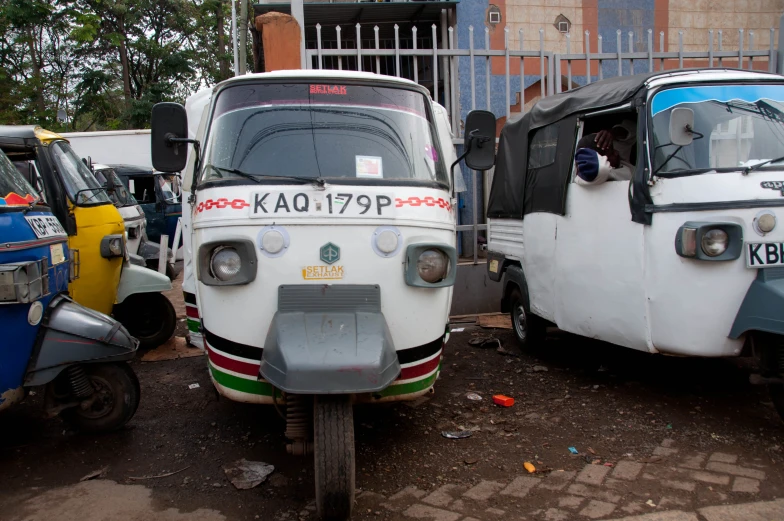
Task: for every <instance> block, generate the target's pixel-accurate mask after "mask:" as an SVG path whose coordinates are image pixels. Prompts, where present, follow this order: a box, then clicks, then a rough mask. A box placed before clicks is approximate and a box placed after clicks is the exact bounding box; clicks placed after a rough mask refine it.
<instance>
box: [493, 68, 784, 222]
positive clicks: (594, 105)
mask: <svg viewBox="0 0 784 521" xmlns="http://www.w3.org/2000/svg"><path fill="white" fill-rule="evenodd" d="M703 72H704V73H708V72H714V73H715V72H741V71H738V70H737V69H693V70H688V69H680V70H672V71H660V72H654V73H647V74H637V75H634V76H621V77H616V78H610V79H606V80H602V81H598V82H595V83H591V84H589V85H584V86H582V87H578V88H576V89H572V90H570V91H568V92H564V93H561V94H555V95H553V96H547V97H545V98H542V99H540V100H539V101H537V102H536V104H535V105H534V106H533V107H532V108H531V110H530V111H529V112H527V113H526V114H525V115H524V116H523V117H522V118H520V119H518V120H515V121H509V122H507V123H506V125H504V128H503V130H502V131H501V139H500V142H499V144H498V156H497V161H496V168H495V175H494V177H493V186H492V189H491V191H490V201H489V204H488V208H487V215H488V217H496V218H501V217H511V218H517V219H521V218H522V217H523V215H525V214H527V213H530V212H550V213H555V214H559V215H563V213H564V211H565V198H566V189H567V186H568V182H569V179H568V173H569V169H570V165H571V162H572V160H573V159H572V153H573V151H574V144H575V143H574V137H575V132H574V129H575V124H576V120H577V118H578V117H579V116H580V115H582V114H586V113H590V112H595V111H599V110H602V109H606V108H610V107H614V106H618V105H622V104H624V103H626V102H629V101H632V100H633V99H634V98H635V97H636V96H637V95H638V94H639V93H640V92H641V90H642V89H643V88H644V87H645V85H646V83H647V82H648V81H649V80H651V79H653V78H656V77H663V76H676V77H677V76H683V82H684V83H685V82H694V81H695V79H697V80H698V81H699V79H700V78H699V77H697V78H695V76H696V75H697V74H699V73H703ZM742 72H745V73H748V72H749V71H742ZM684 73H690V74H684ZM757 74H758V75H759V80H773V81H777V82H780V81H781V76H778V75H775V74H766V73H757ZM766 76H767V77H766ZM554 123H559V124H558V127H559V128H558V139H557V151H558V152H557V154H558V158H557V160H556V162H555V163H553V165H552V166H548V167H545V168H534V169H529V168H528V142H529V139H532V138H531V136H532V135H534V133H535V131H536V130H537V129H540V128H542V127H545V126H548V125H552V124H554ZM640 150H642V148H639V149H638V151H640ZM644 192H645V187H644V186H642V185H641V188H640V189H636V190H635V191H634V198H635V199H638V198H642V197H644V195H645V194H644ZM633 204H634V203H633ZM637 206H639V205H637ZM637 218H638V217H635V219H637Z"/></svg>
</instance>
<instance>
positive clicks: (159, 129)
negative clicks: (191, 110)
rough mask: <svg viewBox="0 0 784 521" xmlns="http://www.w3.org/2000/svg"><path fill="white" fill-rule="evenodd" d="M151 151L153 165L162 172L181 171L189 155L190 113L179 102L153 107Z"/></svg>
mask: <svg viewBox="0 0 784 521" xmlns="http://www.w3.org/2000/svg"><path fill="white" fill-rule="evenodd" d="M151 127H152V129H151V132H150V140H151V141H150V151H151V155H152V165H153V167H154V168H155V169H156V170H158V171H160V172H179V171H181V170H182V169H183V168H185V161H186V159H187V157H188V142H189V140H188V115H187V114H186V113H185V107H183V106H182V105H180V104H179V103H156V104H155V105H154V106H153V107H152V118H151Z"/></svg>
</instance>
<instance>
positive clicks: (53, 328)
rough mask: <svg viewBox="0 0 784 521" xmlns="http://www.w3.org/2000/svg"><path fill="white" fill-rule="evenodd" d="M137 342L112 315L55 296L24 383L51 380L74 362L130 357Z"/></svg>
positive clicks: (121, 360)
mask: <svg viewBox="0 0 784 521" xmlns="http://www.w3.org/2000/svg"><path fill="white" fill-rule="evenodd" d="M138 347H139V342H138V341H137V340H136V339H135V338H133V337H132V336H131V335H130V334H129V333H128V331H127V330H126V329H125V328H124V327H123V326H122V325H121V324H120V323H119V322H118V321H116V320H114V319H113V318H112V317H110V316H107V315H104V314H103V313H99V312H97V311H94V310H92V309H88V308H86V307H84V306H81V305H79V304H77V303H76V302H74V301H73V300H71V299H70V298H68V297H66V296H65V295H59V296H57V297H55V298H54V299H53V300H52V302H51V304H49V308H48V309H47V312H46V316H45V317H44V320H43V323H42V324H41V332H40V333H39V335H38V340H37V343H36V347H35V349H34V351H33V356H32V357H31V359H30V365H29V366H28V370H27V374H26V375H25V382H24V385H25V386H28V387H31V386H35V385H44V384H46V383H49V382H50V381H52V380H53V379H54V378H55V377H56V376H57V375H58V374H60V372H61V371H62V370H63V369H65V368H66V367H68V366H69V365H73V364H76V363H80V364H81V363H105V362H123V361H127V360H131V359H132V358H133V357H134V355H135V354H136V350H137V349H138Z"/></svg>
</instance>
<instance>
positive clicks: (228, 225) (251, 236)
mask: <svg viewBox="0 0 784 521" xmlns="http://www.w3.org/2000/svg"><path fill="white" fill-rule="evenodd" d="M282 79H286V80H291V82H293V83H307V82H310V81H312V82H317V81H319V82H323V83H327V84H334V83H339V82H343V81H348V82H353V84H354V85H359V86H367V85H377V84H381V83H383V85H384V86H385V87H396V88H401V87H402V88H405V89H417V90H418V91H419V92H422V90H421V87H418V86H417V85H416V84H414V83H412V82H409V81H407V80H402V79H396V78H390V77H385V76H377V75H374V74H368V73H354V72H337V71H281V72H277V73H266V74H258V75H247V76H241V77H237V78H233V79H230V80H227V81H225V82H223V83H222V84H220V85H219V86H217V87H216V88H215V89H213V90H212V91H202V92H200V93H198V94H196V95H194V96H193V97H191V98H190V99H189V100H188V102H187V103H186V111H187V115H188V127H189V137H195V138H196V139H198V140H199V141H200V142H201V144H202V154H205V155H206V154H207V153H208V152H206V151H205V147H209V146H210V140H211V139H214V137H213V136H212V135H211V132H210V125H211V124H212V123H211V113H212V111H213V110H214V107H215V99H216V97H217V96H219V95H220V92H221V89H225V88H227V87H229V86H232V85H235V84H239V83H242V82H248V81H255V82H259V83H264V82H280V81H281V80H282ZM427 100H428V103H430V105H431V106H430V108H429V110H431V111H432V114H433V118H434V124H435V127H436V132H435V135H434V137H436V139H437V143H438V147H439V148H440V151H441V155H442V161H443V163H445V164H446V165H447V169H448V167H449V165H451V163H452V162H453V161H454V160H455V159H456V156H455V152H454V147H453V145H452V142H451V140H452V134H451V131H450V129H449V123H448V118H447V115H446V111H445V109H444V108H443V107H441V106H440V105H438V104H435V103H432V101H430V100H429V98H427ZM429 146H430V145H429V144H428V145H427V147H429ZM427 147H425V149H427ZM338 152H339V151H336V153H338ZM202 161H204V158H202ZM194 166H195V154H193V153H190V155H189V158H188V162H187V165H186V168H185V170H184V175H183V186H184V189H185V191H186V192H185V193H184V195H183V201H184V205H185V206H186V208H184V211H183V229H184V231H183V235H184V255H185V275H184V276H185V279H184V281H183V291H184V292H185V296H186V302H188V300H189V294H195V296H196V298H195V302H193V303H191V304H189V305H188V308H189V309H188V316H189V325H191V324H190V323H191V322H193V324H192V325H193V326H194V327H199V325H200V326H201V331H200V332H199V333H202V332H203V333H204V340H205V341H206V342H205V347H206V349H207V351H208V354H209V360H210V362H209V363H210V373H211V376H212V378H213V382H214V383H215V386H216V388H217V389H218V391H219V392H220V393H222V394H223V395H225V396H227V397H229V398H231V399H232V400H236V401H244V402H251V403H272V402H273V399H274V398H273V396H274V391H273V389H272V386H271V385H270V384H269V383H267V382H266V381H265V380H264V379H261V378H260V377H259V367H260V363H261V358H262V349H263V348H264V347H265V342H267V339H268V338H269V335H270V334H271V330H272V329H273V324H274V317H275V315H276V311H277V310H278V306H279V291H278V290H279V288H280V287H282V286H287V285H289V286H310V287H325V286H327V285H328V286H330V287H336V286H340V285H368V286H370V285H376V286H379V287H380V288H381V289H380V291H381V293H380V295H381V297H380V299H381V311H382V313H383V316H384V317H385V319H386V323H387V325H388V330H389V333H390V335H391V340H392V342H393V343H394V348H395V350H397V352H398V353H400V352H402V351H405V350H409V351H410V350H412V349H414V348H417V347H421V346H423V345H424V344H434V343H437V344H438V345H437V347H436V348H435V350H434V351H433V353H429V354H428V355H427V356H426V357H424V358H420V359H416V360H413V361H412V362H410V363H404V361H403V359H402V358H401V367H402V373H401V375H400V377H399V378H398V379H396V380H395V381H394V382H393V383H392V385H391V386H389V387H388V388H387V389H386V390H384V391H381V392H379V393H375V394H373V395H372V396H370V395H368V396H367V397H366V398H365V399H367V400H370V401H388V400H398V399H411V398H415V397H416V396H420V395H421V394H423V393H425V392H428V390H429V389H430V388H431V387H432V385H433V383H434V381H435V379H436V377H437V375H438V371H439V368H440V357H441V342H442V341H443V339H444V338H445V327H446V325H447V323H448V312H449V307H450V302H451V297H452V287H451V285H450V286H447V287H439V288H422V287H413V286H410V285H407V283H406V281H405V263H406V250H407V247H409V246H410V245H415V244H425V243H427V244H439V245H444V247H445V248H452V249H454V248H455V219H456V217H455V216H456V213H455V207H454V201H453V199H452V196H451V192H450V191H449V190H447V189H445V188H434V187H425V186H416V185H414V184H411V185H410V186H396V185H394V184H383V185H368V184H367V183H365V184H362V183H359V184H356V185H354V184H351V183H348V182H342V183H339V184H333V183H331V182H330V181H329V180H327V181H326V183H324V184H323V185H321V186H316V185H313V184H309V183H306V184H297V183H295V184H291V183H285V182H284V183H280V184H276V183H274V182H273V183H272V184H269V183H267V184H258V185H257V184H255V183H253V182H247V183H242V184H239V185H237V184H235V185H231V184H227V185H226V186H221V184H220V183H217V182H213V183H211V184H209V185H208V186H206V187H199V188H198V189H197V191H196V196H195V198H194V201H193V206H187V200H188V197H189V195H190V193H189V192H190V190H191V186H192V183H193V175H194ZM347 194H348V195H350V196H351V197H352V198H353V200H354V201H357V200H360V201H370V207H369V210H370V211H367V210H366V211H365V212H362V208H363V207H359V206H356V205H354V206H353V207H352V206H348V205H349V203H346V206H345V209H346V211H345V212H339V211H338V208H337V206H334V211H333V212H332V213H331V214H330V212H329V208H330V205H338V204H341V203H340V202H339V201H340V200H342V201H343V202H344V203H345V201H346V195H347ZM358 198H361V199H358ZM365 198H367V199H365ZM305 201H307V203H306V202H305ZM387 203H389V204H387ZM262 206H264V208H263V209H262ZM286 207H288V211H287V210H286ZM386 229H394V230H395V232H396V233H397V234H398V241H399V243H398V245H397V247H396V249H395V252H394V253H393V254H389V255H386V254H384V255H382V254H380V253H379V251H378V250H377V248H376V247H375V246H374V240H375V237H376V235H377V234H378V233H379V232H380V231H384V230H386ZM270 230H274V231H280V232H281V233H282V234H283V235H284V236H285V238H286V245H285V249H284V250H283V252H282V253H280V254H267V252H265V251H264V249H263V247H262V245H263V240H264V236H265V233H267V232H269V231H270ZM229 239H231V240H240V241H248V242H249V243H252V244H254V245H255V246H256V247H255V254H256V262H257V263H258V264H257V266H256V267H255V268H254V271H255V277H254V279H253V280H252V281H250V282H248V283H246V284H243V285H239V286H220V285H209V284H205V283H204V278H205V272H204V270H205V268H204V266H203V263H201V264H200V262H199V259H198V257H199V251H200V248H202V247H203V246H205V245H211V244H216V243H218V242H220V241H224V240H229ZM325 243H332V244H333V245H336V246H338V247H339V250H340V252H339V255H340V260H339V261H338V262H337V263H334V264H325V263H324V262H322V261H321V260H320V247H322V246H323V245H325ZM205 247H206V246H205ZM452 269H456V266H453V267H452ZM191 292H193V293H191ZM190 299H191V300H193V299H192V297H190ZM194 304H196V305H194ZM341 327H342V326H341ZM194 338H196V340H197V342H194V343H198V340H200V339H199V337H198V333H195V331H194V328H191V339H192V341H193V339H194ZM265 351H266V349H265Z"/></svg>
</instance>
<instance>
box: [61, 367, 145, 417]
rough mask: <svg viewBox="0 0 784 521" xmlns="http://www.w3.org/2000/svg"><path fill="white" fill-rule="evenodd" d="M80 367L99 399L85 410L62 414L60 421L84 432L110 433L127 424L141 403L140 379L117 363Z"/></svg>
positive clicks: (127, 368)
mask: <svg viewBox="0 0 784 521" xmlns="http://www.w3.org/2000/svg"><path fill="white" fill-rule="evenodd" d="M82 367H83V369H84V371H85V373H87V378H88V379H89V380H90V383H91V384H92V386H93V388H94V389H95V392H97V393H100V394H101V397H99V398H98V400H96V402H95V403H94V404H93V407H92V408H90V409H88V410H82V409H81V408H80V407H72V408H70V409H66V410H64V411H63V412H62V416H63V419H64V420H65V421H67V422H68V423H70V424H71V425H73V426H74V427H75V428H76V429H78V430H80V431H85V432H96V431H113V430H117V429H119V428H121V427H122V426H124V425H125V424H126V423H128V422H129V421H130V420H131V418H133V415H134V414H136V409H138V408H139V401H140V399H141V388H140V386H139V379H138V378H137V377H136V373H134V371H133V369H131V366H130V365H128V364H126V363H124V362H120V363H114V364H85V365H83V366H82Z"/></svg>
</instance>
